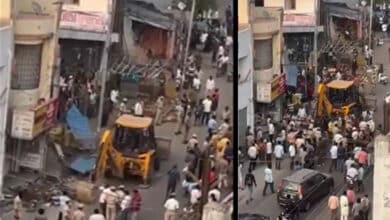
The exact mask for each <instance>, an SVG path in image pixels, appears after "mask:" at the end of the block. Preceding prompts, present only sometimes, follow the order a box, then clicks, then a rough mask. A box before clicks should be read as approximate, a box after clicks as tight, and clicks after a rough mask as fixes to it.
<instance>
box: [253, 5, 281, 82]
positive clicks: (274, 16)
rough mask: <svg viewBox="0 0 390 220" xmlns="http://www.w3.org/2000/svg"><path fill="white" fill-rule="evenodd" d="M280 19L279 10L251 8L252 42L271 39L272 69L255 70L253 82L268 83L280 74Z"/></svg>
mask: <svg viewBox="0 0 390 220" xmlns="http://www.w3.org/2000/svg"><path fill="white" fill-rule="evenodd" d="M282 19H283V10H282V9H281V8H264V7H252V8H251V26H252V28H253V40H262V39H271V38H272V59H273V64H272V69H264V70H255V80H256V82H258V83H261V82H268V81H270V80H271V79H272V76H273V75H275V74H280V73H281V69H280V64H281V57H282V50H283V47H282V37H283V33H282ZM264 23H265V24H266V25H264Z"/></svg>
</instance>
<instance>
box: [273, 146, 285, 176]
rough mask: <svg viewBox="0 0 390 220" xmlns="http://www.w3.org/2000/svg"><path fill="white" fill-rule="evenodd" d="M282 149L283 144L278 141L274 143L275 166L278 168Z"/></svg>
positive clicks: (282, 152)
mask: <svg viewBox="0 0 390 220" xmlns="http://www.w3.org/2000/svg"><path fill="white" fill-rule="evenodd" d="M283 154H284V149H283V145H282V144H281V143H280V142H278V144H276V145H275V150H274V155H275V168H276V169H278V170H280V164H281V162H282V159H283Z"/></svg>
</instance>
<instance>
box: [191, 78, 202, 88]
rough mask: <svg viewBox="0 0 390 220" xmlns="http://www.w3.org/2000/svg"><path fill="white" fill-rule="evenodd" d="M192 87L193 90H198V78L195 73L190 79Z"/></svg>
mask: <svg viewBox="0 0 390 220" xmlns="http://www.w3.org/2000/svg"><path fill="white" fill-rule="evenodd" d="M192 87H193V88H194V89H195V91H199V90H200V79H199V77H198V76H197V75H195V76H194V79H193V80H192Z"/></svg>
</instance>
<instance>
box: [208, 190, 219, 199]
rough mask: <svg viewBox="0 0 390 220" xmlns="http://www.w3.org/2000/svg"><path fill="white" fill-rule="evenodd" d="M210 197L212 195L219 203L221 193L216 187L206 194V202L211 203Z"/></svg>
mask: <svg viewBox="0 0 390 220" xmlns="http://www.w3.org/2000/svg"><path fill="white" fill-rule="evenodd" d="M211 195H214V198H215V199H216V200H217V202H219V200H220V199H221V191H219V189H218V187H215V188H214V189H212V190H210V191H209V194H208V200H209V201H211Z"/></svg>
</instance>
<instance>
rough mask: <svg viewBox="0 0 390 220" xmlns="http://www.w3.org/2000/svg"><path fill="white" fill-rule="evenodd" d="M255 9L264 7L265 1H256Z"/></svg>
mask: <svg viewBox="0 0 390 220" xmlns="http://www.w3.org/2000/svg"><path fill="white" fill-rule="evenodd" d="M255 7H264V0H255Z"/></svg>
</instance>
